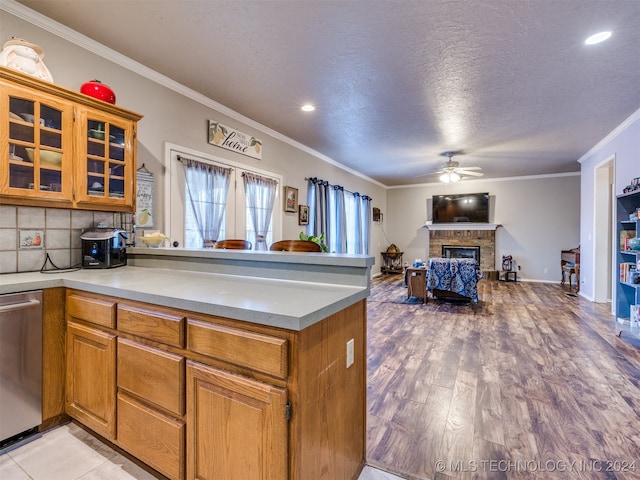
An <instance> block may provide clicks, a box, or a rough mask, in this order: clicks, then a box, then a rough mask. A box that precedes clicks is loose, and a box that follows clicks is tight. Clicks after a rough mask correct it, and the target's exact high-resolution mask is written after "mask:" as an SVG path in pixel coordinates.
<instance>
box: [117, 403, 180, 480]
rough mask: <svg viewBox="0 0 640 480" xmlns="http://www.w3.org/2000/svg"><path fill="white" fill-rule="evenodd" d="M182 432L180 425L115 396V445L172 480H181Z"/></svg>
mask: <svg viewBox="0 0 640 480" xmlns="http://www.w3.org/2000/svg"><path fill="white" fill-rule="evenodd" d="M184 430H185V425H184V423H183V422H181V421H179V420H175V419H173V418H171V417H168V416H166V415H163V414H161V413H159V412H157V411H155V410H153V409H152V408H149V407H147V406H145V405H143V404H142V403H140V402H138V401H136V400H134V399H133V398H131V397H129V396H127V395H125V394H122V393H118V444H119V445H120V446H121V447H123V448H124V449H126V450H127V451H128V452H129V453H132V454H133V455H135V456H136V457H138V458H139V459H140V460H142V461H143V462H145V463H147V464H149V465H150V466H151V467H153V468H155V469H156V470H158V471H159V472H160V473H162V474H163V475H166V476H167V477H169V478H171V479H172V480H182V479H183V478H184V446H185V445H184Z"/></svg>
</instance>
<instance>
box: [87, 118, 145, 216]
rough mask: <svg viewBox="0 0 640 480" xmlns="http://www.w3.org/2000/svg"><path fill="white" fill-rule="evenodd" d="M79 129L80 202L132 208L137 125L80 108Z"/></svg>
mask: <svg viewBox="0 0 640 480" xmlns="http://www.w3.org/2000/svg"><path fill="white" fill-rule="evenodd" d="M77 129H78V130H77V138H78V139H79V140H78V150H77V160H78V161H77V166H78V177H77V180H76V182H77V192H76V193H77V203H78V204H79V205H85V204H86V205H88V204H93V205H96V206H97V205H103V206H113V207H130V208H133V204H134V198H133V197H134V191H135V185H134V184H135V169H134V168H133V165H134V164H135V153H134V152H135V148H134V142H135V139H134V137H135V131H136V125H135V122H131V121H126V120H123V119H121V118H119V117H117V116H115V115H109V114H106V113H103V112H99V111H97V110H93V109H88V108H87V109H85V108H80V109H79V112H78V122H77Z"/></svg>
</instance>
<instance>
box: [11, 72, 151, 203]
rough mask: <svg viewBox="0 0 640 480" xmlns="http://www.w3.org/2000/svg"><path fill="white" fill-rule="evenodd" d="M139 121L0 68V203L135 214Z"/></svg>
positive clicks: (120, 110)
mask: <svg viewBox="0 0 640 480" xmlns="http://www.w3.org/2000/svg"><path fill="white" fill-rule="evenodd" d="M141 118H142V116H141V115H139V114H137V113H134V112H131V111H129V110H126V109H123V108H121V107H119V106H116V105H112V104H109V103H106V102H102V101H100V100H96V99H94V98H92V97H89V96H87V95H83V94H81V93H78V92H74V91H72V90H68V89H66V88H63V87H60V86H58V85H55V84H53V83H50V82H45V81H42V80H39V79H37V78H35V77H31V76H29V75H24V74H22V73H20V72H17V71H15V70H12V69H8V68H4V67H0V127H1V128H0V166H1V167H2V168H1V169H0V203H8V204H13V205H26V206H41V207H60V208H82V209H90V210H107V211H133V210H134V209H135V181H136V178H135V175H136V168H135V166H136V129H137V122H138V121H139V120H140V119H141Z"/></svg>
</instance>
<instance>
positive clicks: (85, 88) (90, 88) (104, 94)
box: [80, 80, 116, 105]
mask: <svg viewBox="0 0 640 480" xmlns="http://www.w3.org/2000/svg"><path fill="white" fill-rule="evenodd" d="M80 93H84V94H85V95H89V96H90V97H93V98H97V99H98V100H102V101H103V102H107V103H113V104H114V105H115V103H116V94H115V93H113V90H111V89H110V88H109V87H107V86H106V85H105V84H104V83H102V82H101V81H100V80H91V81H89V82H87V83H84V84H82V86H81V87H80Z"/></svg>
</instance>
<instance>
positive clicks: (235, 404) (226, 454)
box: [187, 361, 288, 480]
mask: <svg viewBox="0 0 640 480" xmlns="http://www.w3.org/2000/svg"><path fill="white" fill-rule="evenodd" d="M286 410H287V393H286V390H285V389H283V388H278V387H275V386H272V385H268V384H266V383H262V382H258V381H255V380H251V379H248V378H245V377H242V376H240V375H235V374H232V373H229V372H226V371H224V370H219V369H216V368H213V367H209V366H206V365H203V364H200V363H197V362H192V361H188V362H187V419H188V420H187V478H188V479H198V480H214V479H230V480H231V479H242V480H283V479H286V478H288V476H287V448H288V444H287V418H286Z"/></svg>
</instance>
